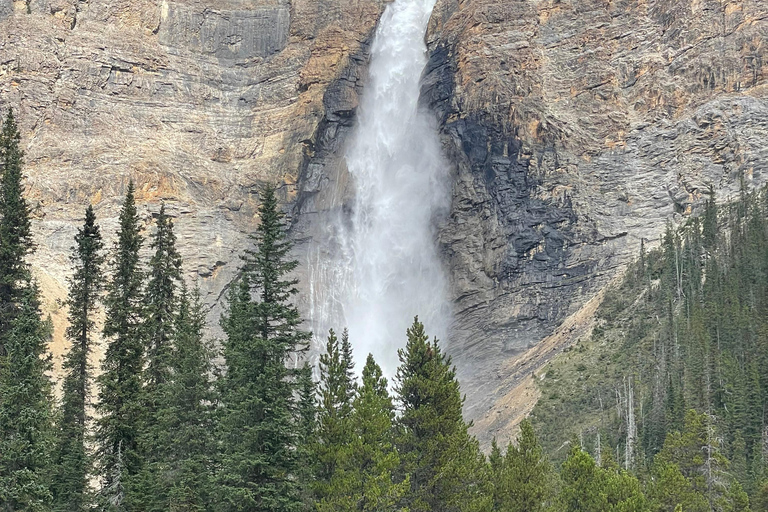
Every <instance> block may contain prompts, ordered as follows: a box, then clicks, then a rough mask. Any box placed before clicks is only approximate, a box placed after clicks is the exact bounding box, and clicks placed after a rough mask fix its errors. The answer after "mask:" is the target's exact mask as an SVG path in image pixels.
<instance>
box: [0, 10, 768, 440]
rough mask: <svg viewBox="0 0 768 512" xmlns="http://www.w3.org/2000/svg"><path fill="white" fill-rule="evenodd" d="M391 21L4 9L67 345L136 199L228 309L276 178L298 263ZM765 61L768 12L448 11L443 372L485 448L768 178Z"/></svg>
mask: <svg viewBox="0 0 768 512" xmlns="http://www.w3.org/2000/svg"><path fill="white" fill-rule="evenodd" d="M383 7H384V3H383V0H248V1H246V0H217V1H213V0H187V1H181V0H178V1H170V0H163V1H158V0H132V1H127V0H91V1H81V0H0V108H2V109H4V108H5V107H6V106H7V105H13V106H14V107H15V108H17V109H18V110H19V112H20V119H21V120H22V128H23V138H24V145H25V148H26V151H27V157H26V161H27V172H28V175H29V193H30V198H31V200H32V202H33V204H34V205H35V206H36V210H35V211H36V215H37V222H36V226H35V227H36V230H37V233H38V243H39V251H38V255H37V256H36V260H35V262H34V263H35V265H36V267H37V268H38V274H39V275H40V279H41V281H42V283H43V285H44V288H45V291H46V295H47V297H48V299H49V301H48V303H49V306H48V309H49V311H50V312H52V313H54V321H55V323H56V324H57V326H58V327H57V329H58V331H57V332H58V335H59V337H60V335H61V326H62V322H63V319H62V316H63V312H62V311H61V310H59V309H58V307H57V306H56V303H55V300H54V299H57V298H63V297H64V294H65V277H66V275H67V274H68V261H67V253H68V250H69V247H70V245H71V243H72V242H71V240H72V236H73V234H74V232H75V230H76V228H77V225H78V224H79V219H80V216H81V215H82V208H83V205H84V204H85V203H87V202H88V201H91V202H93V203H94V204H95V206H96V209H97V214H98V215H99V217H100V220H101V223H102V226H103V229H104V232H105V233H107V234H111V233H112V232H113V231H114V228H115V225H116V216H117V211H118V208H119V202H120V200H121V196H122V194H123V193H124V190H125V186H126V184H127V182H128V180H129V179H133V180H134V181H135V182H136V183H137V186H138V188H139V199H140V201H141V202H142V204H143V211H144V213H145V216H146V218H147V220H149V218H150V217H151V215H152V214H153V213H155V212H156V211H157V209H158V208H159V203H160V201H165V202H166V203H167V204H168V206H169V209H170V211H171V212H172V213H173V214H174V215H175V216H176V217H177V220H176V225H177V230H178V233H179V240H180V245H181V251H182V254H183V256H184V258H185V262H186V266H187V270H188V271H189V272H190V273H191V274H192V275H193V276H194V277H196V278H197V279H198V280H199V282H200V284H201V285H202V287H203V290H204V292H205V293H206V294H207V300H208V302H209V303H210V304H212V305H213V304H216V303H218V299H219V298H220V296H221V293H222V292H223V290H224V289H225V287H226V285H227V283H228V282H229V280H230V279H231V277H232V276H233V274H234V272H235V270H236V268H237V261H238V254H239V252H240V250H241V249H242V248H243V247H244V246H245V244H246V243H247V241H246V237H247V234H248V233H249V232H250V231H251V230H252V228H253V226H254V222H255V219H254V213H255V206H256V205H257V203H258V198H257V197H256V192H257V189H258V185H259V184H260V183H262V182H263V181H265V180H270V181H275V180H278V181H281V182H283V183H285V184H286V186H285V187H284V188H283V189H282V194H283V198H284V200H285V201H286V203H288V207H289V208H290V209H291V211H292V212H293V215H294V219H293V221H294V223H293V233H294V235H295V237H296V239H297V241H299V242H300V244H299V255H300V257H304V256H305V255H303V254H302V253H301V251H303V250H304V249H305V248H306V246H307V244H303V243H301V242H303V241H304V240H305V239H306V238H307V237H312V236H317V235H318V233H321V232H322V230H318V226H320V227H321V226H322V225H323V223H324V222H325V221H326V220H327V219H328V218H329V217H328V216H329V215H332V214H334V210H335V209H338V208H342V206H341V205H343V204H344V200H343V195H344V194H345V193H346V192H345V191H346V186H345V183H346V180H347V177H346V171H345V169H344V164H343V159H342V156H343V148H344V144H345V141H346V138H347V134H348V133H349V132H350V129H351V127H352V126H353V124H354V113H355V109H356V107H357V97H358V94H359V92H360V90H361V87H362V85H363V82H364V78H365V69H366V68H365V66H366V51H367V44H368V42H369V40H370V37H371V34H372V31H373V28H374V26H375V24H376V20H377V19H378V16H379V14H380V12H381V10H382V9H383ZM767 40H768V4H766V2H764V1H762V0H719V1H715V0H684V1H680V0H632V1H629V0H559V1H556V0H521V1H508V0H505V1H499V0H438V2H437V5H436V7H435V10H434V13H433V16H432V19H431V22H430V27H429V31H428V34H427V41H428V44H429V64H428V67H427V69H426V70H425V74H424V77H423V79H424V80H423V89H422V100H423V104H424V105H425V106H428V107H429V108H431V109H433V110H434V112H435V114H436V116H437V117H438V120H439V123H440V127H441V134H442V137H443V142H444V148H445V151H446V154H447V156H448V157H449V159H450V161H451V162H452V166H453V168H452V173H453V177H454V183H453V203H452V207H451V211H450V214H449V216H448V217H447V218H446V219H445V220H444V221H443V222H442V224H441V227H440V236H439V238H440V244H441V250H442V254H443V255H444V257H445V263H446V266H447V268H448V269H449V274H450V278H451V285H452V293H453V299H454V301H455V307H456V321H455V332H454V336H453V339H452V341H451V346H450V351H451V353H452V354H453V355H454V358H455V359H454V360H455V362H456V363H457V365H458V367H459V371H460V377H461V379H462V381H463V384H464V389H465V391H466V392H467V395H468V398H467V412H468V413H469V415H470V416H471V417H473V418H475V419H476V420H477V425H478V432H477V433H478V434H480V435H481V438H482V439H483V440H487V439H488V438H489V436H491V435H498V436H500V437H504V436H505V435H508V434H509V432H510V429H512V428H513V427H514V424H515V421H516V419H517V418H518V417H519V416H520V415H521V414H522V413H524V412H525V411H526V410H527V408H528V407H529V405H530V404H531V402H532V401H533V400H535V392H534V391H533V390H532V387H531V386H532V379H531V373H532V372H533V371H535V370H536V369H537V368H538V367H539V366H540V365H541V363H542V362H543V361H546V360H547V359H548V358H549V357H551V355H552V354H553V353H555V352H557V350H559V349H560V348H561V347H562V346H563V345H565V344H567V343H569V341H570V340H572V339H573V337H574V336H575V335H578V334H580V333H582V332H584V330H585V329H587V328H588V327H589V318H588V317H589V313H590V311H593V310H594V307H595V305H596V302H599V297H600V295H599V290H600V289H601V288H603V287H604V286H605V285H606V283H608V282H609V281H610V280H611V279H612V278H613V277H614V276H615V275H617V274H618V273H619V271H620V270H621V269H622V267H623V265H624V264H625V263H626V262H627V261H628V260H629V259H630V258H631V257H632V256H634V255H635V254H637V251H638V250H639V245H640V241H641V240H643V239H644V240H645V241H646V243H648V244H652V243H654V241H655V240H657V239H658V236H659V234H660V233H661V231H662V230H663V229H664V226H665V224H666V223H667V222H668V221H670V220H671V221H679V220H681V219H683V218H684V217H685V216H686V215H689V214H690V213H691V212H692V211H694V210H695V208H696V205H697V204H699V203H700V202H701V200H702V198H703V197H704V196H705V194H706V192H707V191H708V189H709V188H710V187H713V188H714V189H715V190H717V192H718V194H719V196H720V197H721V198H726V197H727V196H728V195H729V194H734V193H736V191H737V190H738V187H739V183H740V182H741V181H744V182H746V183H753V182H755V183H757V182H762V181H764V180H765V177H766V176H765V172H766V157H768V83H767V78H768V52H767V49H766V44H768V43H766V41H767ZM340 196H342V198H341V199H340ZM307 257H309V256H307ZM305 282H306V278H305ZM217 315H218V310H217V309H216V308H214V309H213V310H212V312H211V319H212V320H215V319H216V317H217ZM566 318H567V319H568V320H567V321H565V320H566ZM564 321H565V323H564ZM558 326H561V327H560V328H558ZM541 340H544V343H540V341H541ZM60 349H61V347H60V346H59V345H57V346H56V347H54V351H59V350H60ZM526 393H528V395H526Z"/></svg>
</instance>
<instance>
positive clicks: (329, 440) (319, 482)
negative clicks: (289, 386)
mask: <svg viewBox="0 0 768 512" xmlns="http://www.w3.org/2000/svg"><path fill="white" fill-rule="evenodd" d="M319 369H320V404H319V410H318V414H317V416H318V418H317V421H318V426H317V432H316V434H315V443H314V450H313V451H314V457H313V459H314V463H315V464H316V466H317V473H316V480H315V496H316V498H317V499H318V500H323V499H325V498H329V497H330V494H331V493H333V490H332V489H330V487H329V486H330V485H331V481H332V480H333V479H334V477H336V478H338V475H336V473H337V471H344V470H345V468H346V465H345V464H344V462H345V461H346V460H348V458H349V453H347V450H348V449H349V443H350V442H351V440H352V422H351V420H350V416H351V414H352V400H353V399H354V398H355V388H356V383H355V377H354V373H353V370H354V365H353V362H352V351H351V348H350V343H349V337H348V335H347V331H346V330H344V334H343V335H342V342H341V343H339V340H338V338H337V337H336V333H335V332H333V329H331V330H330V331H329V333H328V341H327V343H326V346H325V353H324V354H322V355H321V356H320V365H319Z"/></svg>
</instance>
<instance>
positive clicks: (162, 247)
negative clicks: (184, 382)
mask: <svg viewBox="0 0 768 512" xmlns="http://www.w3.org/2000/svg"><path fill="white" fill-rule="evenodd" d="M151 239H152V243H151V247H152V249H154V251H155V252H154V254H153V255H152V259H151V260H150V262H149V273H148V274H149V275H148V277H149V281H148V282H147V290H146V293H145V297H144V300H145V304H146V308H145V310H144V312H145V319H144V332H145V335H146V364H147V370H146V383H147V390H146V391H147V394H148V395H149V397H148V400H149V402H150V404H149V405H150V412H151V408H152V407H154V406H155V404H154V403H153V402H155V401H156V399H157V397H155V396H153V395H154V394H155V393H156V390H157V389H158V387H160V386H161V385H162V384H163V383H165V382H166V381H167V380H168V378H169V375H170V371H171V366H172V361H171V353H172V346H171V344H172V339H173V337H174V329H175V326H176V322H175V321H174V319H175V316H176V307H177V299H178V297H177V289H178V286H179V283H180V282H181V256H180V255H179V253H178V251H177V250H176V235H175V234H174V233H173V221H172V220H171V218H170V217H169V216H168V215H167V214H166V213H165V205H162V206H161V207H160V213H159V214H158V216H157V229H156V230H155V232H154V233H153V234H152V237H151Z"/></svg>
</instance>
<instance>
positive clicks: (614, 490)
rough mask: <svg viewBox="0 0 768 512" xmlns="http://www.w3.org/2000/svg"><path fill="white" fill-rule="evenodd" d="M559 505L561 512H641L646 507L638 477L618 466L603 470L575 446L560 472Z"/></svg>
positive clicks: (646, 509)
mask: <svg viewBox="0 0 768 512" xmlns="http://www.w3.org/2000/svg"><path fill="white" fill-rule="evenodd" d="M560 476H561V478H562V480H563V488H562V490H561V492H560V496H559V497H558V502H559V504H560V507H561V509H562V510H563V511H564V512H577V511H578V512H581V511H583V512H619V511H621V512H644V511H649V510H650V508H649V505H648V503H647V501H646V499H645V496H644V495H643V493H642V490H641V488H640V483H639V482H638V480H637V478H636V477H635V476H633V475H631V474H630V473H627V472H626V471H621V470H619V469H618V468H617V467H607V468H602V467H600V466H598V465H597V464H596V463H595V461H594V459H593V458H592V457H591V456H590V455H589V454H588V453H586V452H585V451H583V450H582V449H581V448H579V447H578V446H574V447H573V448H572V449H571V452H570V454H569V455H568V458H567V459H566V460H565V462H564V463H563V467H562V470H561V473H560Z"/></svg>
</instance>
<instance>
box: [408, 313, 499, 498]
mask: <svg viewBox="0 0 768 512" xmlns="http://www.w3.org/2000/svg"><path fill="white" fill-rule="evenodd" d="M398 355H399V357H400V366H399V367H398V369H397V376H396V385H395V390H396V391H397V394H398V400H399V402H400V409H401V413H402V414H401V416H400V418H399V422H398V434H397V446H398V448H399V452H400V457H401V461H402V463H401V474H402V475H409V476H410V484H411V485H410V489H409V491H408V493H407V494H406V496H405V505H406V506H407V507H408V508H409V509H410V510H411V511H412V512H418V511H432V510H443V511H470V510H489V509H490V507H491V498H490V493H489V492H488V489H487V488H486V476H485V474H484V472H485V461H484V457H483V455H482V454H481V453H480V451H479V449H478V445H477V441H476V440H475V439H474V438H472V437H471V436H470V435H469V433H468V431H467V429H468V425H467V423H466V422H465V421H464V418H463V416H462V412H461V408H462V405H463V402H464V400H463V398H462V396H461V394H460V391H459V383H458V380H457V379H456V373H455V369H454V368H453V365H452V364H451V359H450V357H448V356H446V355H445V354H443V352H442V350H441V349H440V346H439V345H438V343H437V339H435V340H434V341H433V342H430V341H429V338H428V336H427V335H426V333H425V332H424V325H422V324H421V322H419V320H418V318H416V319H415V320H414V322H413V325H412V326H411V327H410V328H409V329H408V342H407V344H406V346H405V349H401V350H399V351H398Z"/></svg>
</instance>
